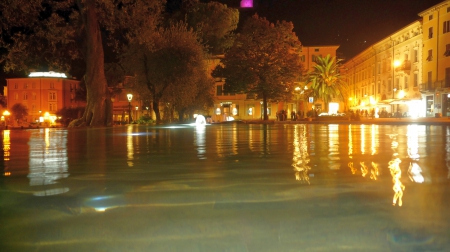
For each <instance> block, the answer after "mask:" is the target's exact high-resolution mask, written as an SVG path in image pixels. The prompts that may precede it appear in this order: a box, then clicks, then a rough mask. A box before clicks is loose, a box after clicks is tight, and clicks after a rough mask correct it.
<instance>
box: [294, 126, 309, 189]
mask: <svg viewBox="0 0 450 252" xmlns="http://www.w3.org/2000/svg"><path fill="white" fill-rule="evenodd" d="M307 139H308V138H307V134H306V125H304V124H301V125H295V126H294V141H293V145H294V151H293V158H292V167H294V171H295V180H299V181H301V182H305V183H308V184H310V182H309V175H308V172H309V170H311V167H310V166H309V165H308V163H309V162H310V160H309V154H308V140H307Z"/></svg>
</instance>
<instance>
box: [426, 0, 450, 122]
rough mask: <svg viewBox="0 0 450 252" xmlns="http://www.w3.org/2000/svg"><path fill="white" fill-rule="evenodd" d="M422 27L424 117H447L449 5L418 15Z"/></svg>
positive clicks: (449, 91) (449, 103)
mask: <svg viewBox="0 0 450 252" xmlns="http://www.w3.org/2000/svg"><path fill="white" fill-rule="evenodd" d="M419 16H420V17H421V18H422V25H423V31H424V33H423V52H424V53H423V55H422V62H423V65H422V67H423V73H424V74H423V76H422V85H421V87H420V88H421V92H422V94H423V99H424V101H425V104H426V111H427V115H430V116H432V115H434V114H435V113H438V114H442V115H443V116H450V1H444V2H442V3H440V4H437V5H435V6H432V7H431V8H429V9H426V10H424V11H423V12H421V13H419Z"/></svg>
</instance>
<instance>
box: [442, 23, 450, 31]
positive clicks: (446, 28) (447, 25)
mask: <svg viewBox="0 0 450 252" xmlns="http://www.w3.org/2000/svg"><path fill="white" fill-rule="evenodd" d="M443 28H444V31H443V32H444V33H447V32H450V21H444V25H443Z"/></svg>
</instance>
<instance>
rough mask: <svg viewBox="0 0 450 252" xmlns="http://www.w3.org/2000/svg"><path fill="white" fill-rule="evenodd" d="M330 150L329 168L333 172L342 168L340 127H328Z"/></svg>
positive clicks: (335, 125)
mask: <svg viewBox="0 0 450 252" xmlns="http://www.w3.org/2000/svg"><path fill="white" fill-rule="evenodd" d="M328 150H329V153H328V155H329V168H330V169H331V170H338V169H340V168H341V163H340V162H339V160H340V158H339V125H337V124H329V125H328Z"/></svg>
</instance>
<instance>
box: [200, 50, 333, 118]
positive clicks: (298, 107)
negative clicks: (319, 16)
mask: <svg viewBox="0 0 450 252" xmlns="http://www.w3.org/2000/svg"><path fill="white" fill-rule="evenodd" d="M338 48H339V46H338V45H327V46H303V47H302V48H301V51H300V60H301V61H302V63H303V69H304V73H303V74H306V73H307V72H308V71H312V70H313V67H314V65H315V64H316V63H315V61H316V58H317V57H319V56H322V57H325V56H326V55H328V54H329V55H330V56H332V57H336V50H337V49H338ZM221 58H223V55H219V56H215V57H213V58H211V59H210V60H209V62H208V65H209V66H210V71H212V69H214V68H215V67H216V66H217V65H218V64H220V59H221ZM224 84H225V80H224V79H221V78H216V93H215V102H214V108H212V109H211V111H210V114H211V117H212V120H213V121H215V122H221V121H227V120H230V117H231V118H233V119H235V120H252V119H262V118H263V104H262V100H261V99H260V98H258V97H256V96H255V95H251V94H245V93H238V94H236V93H226V92H224V88H223V86H224ZM305 87H307V83H304V82H302V81H299V82H298V83H297V89H296V90H297V93H296V94H295V95H294V99H293V100H290V101H275V102H274V101H272V102H269V103H268V104H267V114H268V116H269V119H276V116H277V115H276V113H277V112H278V111H281V110H285V111H286V112H287V115H288V116H289V115H290V114H291V112H299V111H302V112H303V113H306V112H307V111H308V110H311V109H319V110H320V109H321V108H322V107H323V103H322V102H321V101H314V100H312V99H310V98H309V97H305V96H304V93H305V92H304V89H305Z"/></svg>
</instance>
